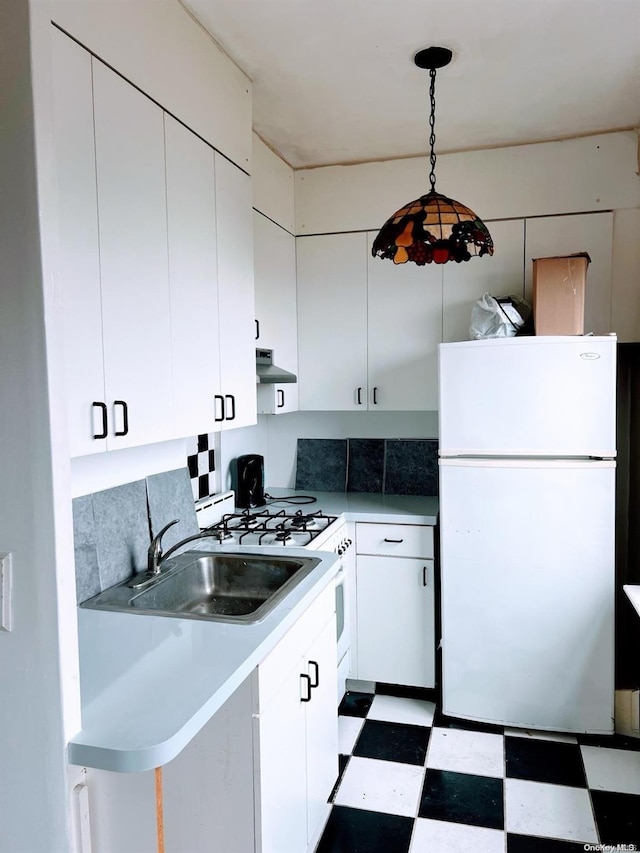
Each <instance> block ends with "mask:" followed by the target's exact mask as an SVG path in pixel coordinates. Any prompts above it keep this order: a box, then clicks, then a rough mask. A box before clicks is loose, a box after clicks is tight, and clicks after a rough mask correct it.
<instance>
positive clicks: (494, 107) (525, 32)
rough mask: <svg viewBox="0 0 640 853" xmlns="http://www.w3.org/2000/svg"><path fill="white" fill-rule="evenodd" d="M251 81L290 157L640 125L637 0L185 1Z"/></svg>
mask: <svg viewBox="0 0 640 853" xmlns="http://www.w3.org/2000/svg"><path fill="white" fill-rule="evenodd" d="M186 5H188V7H189V8H190V9H191V11H192V12H193V14H194V15H195V16H196V17H197V18H198V19H199V20H200V22H201V23H202V24H203V25H204V27H205V28H206V29H207V30H208V31H209V32H210V33H211V35H212V36H213V37H214V38H215V39H216V41H217V42H218V43H219V44H220V46H221V47H222V48H223V49H224V50H225V51H226V53H228V54H229V56H230V57H231V58H232V59H233V60H234V61H235V62H236V63H237V65H238V66H239V67H240V68H241V69H242V70H243V71H244V72H245V73H246V74H247V75H248V76H249V77H250V78H251V80H252V81H253V105H254V121H253V125H254V130H255V131H256V132H257V133H258V134H259V135H260V136H261V137H262V138H263V139H264V140H265V142H267V143H268V144H269V145H271V146H272V147H273V148H274V149H275V150H276V151H278V152H279V153H280V154H281V156H282V157H283V158H284V159H285V160H286V161H287V162H288V163H289V164H290V165H291V166H293V167H294V168H300V167H307V166H318V165H325V164H333V163H351V162H359V161H366V160H378V159H388V158H395V157H407V156H415V155H421V154H424V153H425V152H426V151H427V150H428V135H429V129H428V88H429V72H428V71H424V70H421V69H419V68H417V67H416V66H415V65H414V63H413V56H414V54H415V53H416V52H417V51H418V50H420V49H421V48H424V47H429V46H431V45H443V46H445V47H449V48H450V49H451V50H453V54H454V58H453V61H452V63H451V64H450V65H449V66H448V67H446V68H443V69H442V70H440V71H439V72H438V75H437V82H436V102H437V111H436V134H437V143H436V152H438V153H442V152H447V151H461V150H469V149H476V148H487V147H495V146H502V145H513V144H518V143H527V142H540V141H545V140H553V139H563V138H568V137H572V136H580V135H585V134H591V133H597V132H601V131H608V130H619V129H628V128H633V127H637V126H638V125H640V0H187V4H186Z"/></svg>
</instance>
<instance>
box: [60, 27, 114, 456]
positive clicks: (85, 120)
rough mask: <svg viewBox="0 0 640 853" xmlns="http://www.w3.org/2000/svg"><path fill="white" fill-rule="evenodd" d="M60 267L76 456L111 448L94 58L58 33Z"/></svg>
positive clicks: (69, 417) (72, 443) (70, 426)
mask: <svg viewBox="0 0 640 853" xmlns="http://www.w3.org/2000/svg"><path fill="white" fill-rule="evenodd" d="M52 75H53V76H52V88H53V95H54V98H53V119H54V135H55V143H56V144H55V146H54V155H55V165H56V172H57V183H58V234H59V265H58V276H57V282H56V287H57V289H58V292H59V293H60V298H61V302H62V307H63V321H64V335H63V339H64V356H65V368H66V369H65V374H66V395H67V421H68V430H69V447H70V453H71V455H72V456H82V455H85V454H89V453H97V452H99V451H104V450H106V449H107V437H106V436H107V430H106V429H105V428H104V427H105V422H104V421H103V415H104V417H106V414H107V409H106V402H105V400H106V397H105V390H104V360H103V354H102V303H101V293H100V255H99V240H98V199H97V195H96V161H95V142H94V132H93V91H92V75H91V56H90V55H89V54H88V53H87V52H86V51H85V50H83V49H82V48H81V47H80V46H79V45H77V44H76V43H75V42H74V41H72V40H71V39H69V38H67V36H65V35H63V33H61V32H60V31H59V30H56V29H52Z"/></svg>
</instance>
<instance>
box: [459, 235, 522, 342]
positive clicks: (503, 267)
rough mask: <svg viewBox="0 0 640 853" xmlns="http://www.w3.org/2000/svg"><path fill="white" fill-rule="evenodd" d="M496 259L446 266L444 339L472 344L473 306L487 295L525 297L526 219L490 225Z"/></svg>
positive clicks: (478, 259)
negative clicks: (470, 326) (470, 327)
mask: <svg viewBox="0 0 640 853" xmlns="http://www.w3.org/2000/svg"><path fill="white" fill-rule="evenodd" d="M488 228H489V232H490V233H491V237H492V239H493V242H494V246H495V253H494V254H493V255H492V256H489V255H485V256H483V257H482V258H472V259H471V260H470V261H466V262H463V263H460V264H455V263H449V264H445V265H444V267H443V279H442V340H443V341H445V342H447V341H468V340H469V325H470V323H471V310H472V308H473V304H474V302H475V301H476V300H477V299H480V297H481V296H482V295H483V294H484V293H490V294H491V295H492V296H519V297H520V298H524V264H523V259H524V220H523V219H513V220H499V221H495V222H489V223H488Z"/></svg>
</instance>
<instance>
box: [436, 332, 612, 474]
mask: <svg viewBox="0 0 640 853" xmlns="http://www.w3.org/2000/svg"><path fill="white" fill-rule="evenodd" d="M439 383H440V389H439V391H440V414H439V417H440V455H441V456H469V455H489V456H502V455H507V456H601V457H606V458H608V457H614V456H615V452H616V451H615V446H616V441H615V438H616V436H615V427H616V425H615V400H616V338H615V336H614V335H610V336H606V337H530V338H527V337H522V338H495V339H487V340H481V341H467V342H463V343H451V344H441V345H440V347H439Z"/></svg>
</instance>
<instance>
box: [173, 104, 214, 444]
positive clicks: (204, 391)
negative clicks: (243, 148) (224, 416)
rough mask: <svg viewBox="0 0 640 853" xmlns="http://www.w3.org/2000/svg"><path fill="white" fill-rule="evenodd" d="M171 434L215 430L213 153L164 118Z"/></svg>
mask: <svg viewBox="0 0 640 853" xmlns="http://www.w3.org/2000/svg"><path fill="white" fill-rule="evenodd" d="M164 129H165V146H166V162H167V224H168V231H169V288H170V297H171V356H172V370H173V400H174V408H175V415H174V423H175V435H176V436H189V435H199V434H200V433H205V432H212V431H213V429H214V402H215V395H216V394H219V393H220V349H219V346H218V270H217V253H216V194H215V193H216V191H215V171H214V153H213V149H212V148H211V147H210V146H209V145H207V144H206V143H204V142H203V141H202V140H201V139H199V138H198V137H197V136H196V135H195V134H194V133H192V132H191V131H190V130H188V129H187V128H186V127H184V125H182V124H180V123H179V122H177V121H176V120H175V119H173V118H172V117H171V116H170V115H168V114H166V113H165V116H164Z"/></svg>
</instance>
